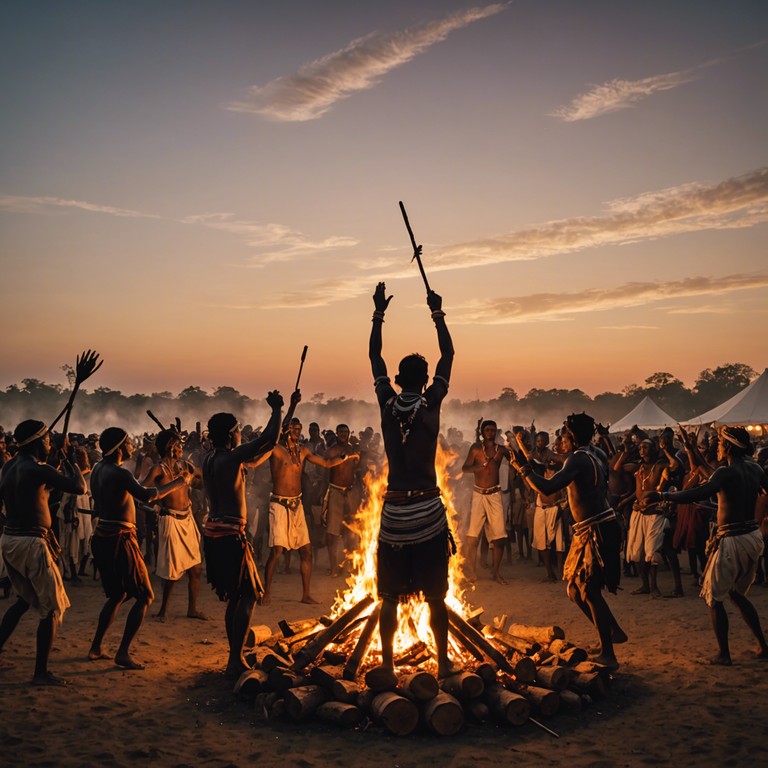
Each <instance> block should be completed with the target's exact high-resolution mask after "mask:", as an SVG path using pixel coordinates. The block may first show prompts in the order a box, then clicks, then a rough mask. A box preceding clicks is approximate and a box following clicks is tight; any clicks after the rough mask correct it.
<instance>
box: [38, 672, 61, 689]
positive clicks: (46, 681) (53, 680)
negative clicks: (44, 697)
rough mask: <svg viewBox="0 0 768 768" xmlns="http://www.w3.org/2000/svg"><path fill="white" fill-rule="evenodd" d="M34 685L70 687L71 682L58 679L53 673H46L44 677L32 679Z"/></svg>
mask: <svg viewBox="0 0 768 768" xmlns="http://www.w3.org/2000/svg"><path fill="white" fill-rule="evenodd" d="M32 685H58V686H64V685H69V680H65V679H64V678H63V677H57V676H56V675H54V674H53V672H46V673H45V676H44V677H38V676H37V675H35V676H34V677H33V678H32Z"/></svg>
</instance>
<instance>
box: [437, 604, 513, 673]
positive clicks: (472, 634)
mask: <svg viewBox="0 0 768 768" xmlns="http://www.w3.org/2000/svg"><path fill="white" fill-rule="evenodd" d="M448 621H449V623H450V624H451V625H452V626H453V627H455V628H456V629H458V630H460V631H461V632H462V634H464V635H466V637H467V639H468V640H469V641H470V642H472V643H473V644H474V645H476V646H477V648H478V649H479V650H480V651H482V652H483V653H484V654H485V655H486V656H487V657H488V658H489V659H491V660H492V661H494V662H495V663H496V664H498V666H499V669H503V670H504V671H505V672H509V673H513V672H514V671H515V670H514V669H513V667H512V665H511V664H510V663H509V662H508V661H507V659H506V658H505V656H504V654H503V653H502V652H501V651H499V650H498V649H497V648H494V646H493V645H491V644H490V643H489V642H488V640H487V639H486V638H485V637H483V635H482V634H481V633H480V632H478V631H477V630H476V629H475V628H474V627H473V626H471V625H470V624H468V623H467V622H466V621H464V619H462V618H461V616H459V614H458V613H456V611H454V610H452V609H451V608H448Z"/></svg>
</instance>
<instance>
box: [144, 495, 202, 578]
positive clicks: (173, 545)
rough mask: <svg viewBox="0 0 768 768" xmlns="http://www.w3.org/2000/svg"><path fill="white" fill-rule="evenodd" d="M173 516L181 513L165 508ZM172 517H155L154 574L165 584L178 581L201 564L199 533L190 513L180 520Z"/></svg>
mask: <svg viewBox="0 0 768 768" xmlns="http://www.w3.org/2000/svg"><path fill="white" fill-rule="evenodd" d="M168 511H169V512H172V513H173V514H176V515H184V514H185V512H184V511H178V510H175V509H170V508H169V509H168ZM173 514H171V515H163V514H161V515H158V518H157V565H156V567H155V573H156V574H157V575H158V576H159V577H160V578H161V579H166V580H167V581H177V580H178V579H180V578H181V577H182V576H183V575H184V573H185V572H186V571H188V570H189V569H190V568H192V567H194V566H195V565H197V564H198V563H200V562H201V559H202V558H201V557H200V531H199V530H198V527H197V523H196V522H195V518H194V517H193V515H192V513H191V512H190V511H187V512H186V516H185V517H184V518H183V519H181V520H179V519H177V518H175V517H174V516H173Z"/></svg>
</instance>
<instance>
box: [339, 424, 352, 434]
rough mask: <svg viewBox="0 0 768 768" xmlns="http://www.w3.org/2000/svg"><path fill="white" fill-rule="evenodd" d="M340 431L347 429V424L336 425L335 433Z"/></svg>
mask: <svg viewBox="0 0 768 768" xmlns="http://www.w3.org/2000/svg"><path fill="white" fill-rule="evenodd" d="M340 429H349V424H337V425H336V431H337V432H338V431H339V430H340Z"/></svg>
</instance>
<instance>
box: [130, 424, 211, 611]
mask: <svg viewBox="0 0 768 768" xmlns="http://www.w3.org/2000/svg"><path fill="white" fill-rule="evenodd" d="M155 447H156V448H157V452H158V454H159V456H160V461H158V462H157V463H156V464H155V465H154V466H153V467H152V469H150V470H149V472H148V473H147V476H146V477H145V478H144V480H143V481H142V485H147V486H149V485H154V486H156V487H160V486H162V485H165V484H166V483H170V482H172V481H173V480H175V479H176V478H177V477H179V476H181V475H182V474H186V475H192V478H191V482H190V484H189V485H187V484H185V485H183V486H181V487H180V488H178V489H177V490H175V491H171V493H169V494H168V495H167V496H165V497H164V498H163V500H162V505H161V509H160V513H159V516H158V521H157V566H156V568H155V573H157V575H158V576H159V577H160V578H161V579H162V580H163V601H162V603H161V605H160V610H159V612H158V613H157V615H156V616H155V618H156V619H158V621H165V620H166V619H167V618H168V601H169V600H170V597H171V592H172V591H173V587H174V585H175V584H176V582H177V581H179V579H181V577H182V576H183V575H184V574H185V573H186V574H187V579H188V580H189V584H188V590H187V618H190V619H201V620H202V621H207V620H208V617H207V616H206V615H205V614H204V613H203V612H202V611H200V610H198V608H197V597H198V595H199V594H200V574H201V573H202V565H201V557H200V531H199V529H198V527H197V523H196V522H195V518H194V515H193V514H192V495H191V493H190V490H191V487H190V486H191V485H195V486H196V487H198V488H199V487H201V486H202V484H203V475H202V472H201V471H200V469H198V468H197V467H195V466H193V465H192V464H190V463H189V462H188V461H184V460H183V459H182V454H183V450H182V446H181V437H180V436H179V433H178V432H176V431H175V430H172V429H164V430H163V431H162V432H160V433H159V434H158V435H157V437H156V438H155Z"/></svg>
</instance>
